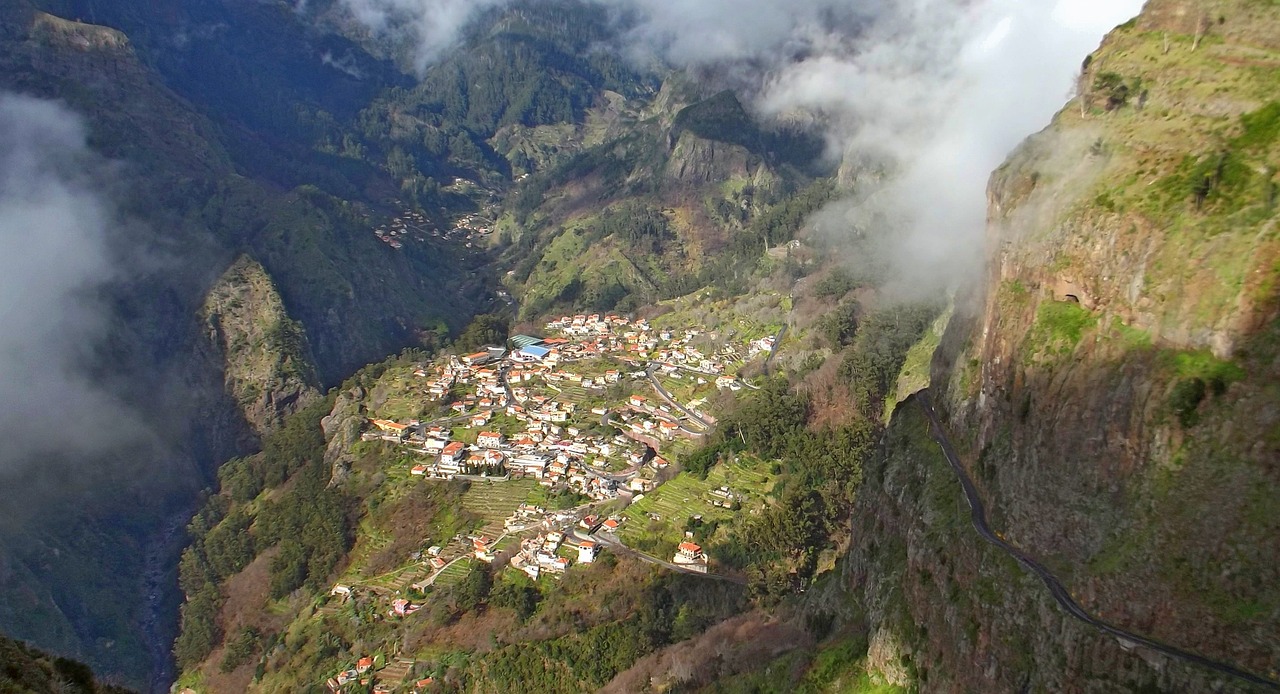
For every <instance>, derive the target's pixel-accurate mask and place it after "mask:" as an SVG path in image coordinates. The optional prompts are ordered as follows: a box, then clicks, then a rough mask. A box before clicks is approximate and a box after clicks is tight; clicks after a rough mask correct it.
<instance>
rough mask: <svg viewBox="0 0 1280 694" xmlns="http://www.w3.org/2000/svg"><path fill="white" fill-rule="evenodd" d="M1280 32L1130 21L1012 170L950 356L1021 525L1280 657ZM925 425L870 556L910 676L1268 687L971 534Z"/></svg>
mask: <svg viewBox="0 0 1280 694" xmlns="http://www.w3.org/2000/svg"><path fill="white" fill-rule="evenodd" d="M1277 37H1280V13H1278V12H1277V11H1276V9H1275V8H1274V6H1272V5H1271V4H1268V3H1258V2H1251V1H1248V0H1236V1H1227V0H1223V1H1220V2H1209V3H1191V2H1183V1H1180V0H1151V2H1150V3H1149V4H1148V6H1147V7H1146V8H1145V9H1144V11H1143V13H1142V15H1141V16H1140V17H1138V18H1137V20H1135V21H1134V22H1131V23H1129V24H1126V25H1124V26H1122V27H1120V28H1118V29H1117V30H1116V31H1115V32H1113V33H1112V34H1111V35H1110V36H1109V37H1108V38H1107V39H1106V41H1105V42H1104V43H1103V45H1102V47H1101V48H1100V49H1099V50H1098V51H1097V52H1096V53H1095V54H1093V55H1092V56H1090V57H1089V59H1088V60H1087V61H1086V62H1085V71H1084V74H1083V77H1082V78H1081V89H1080V92H1081V96H1080V97H1079V98H1078V99H1076V101H1075V102H1073V103H1072V104H1070V105H1068V107H1067V108H1066V109H1064V110H1063V111H1062V112H1061V113H1060V114H1059V115H1058V117H1057V118H1056V119H1055V120H1054V122H1053V124H1052V125H1051V126H1050V127H1049V128H1047V129H1046V130H1045V131H1043V132H1041V133H1039V134H1038V135H1036V136H1034V137H1032V138H1031V139H1030V140H1029V141H1028V142H1027V143H1025V144H1024V145H1023V146H1022V147H1021V148H1019V149H1018V151H1016V152H1015V153H1014V154H1013V155H1012V156H1011V158H1010V159H1009V161H1008V162H1007V163H1006V164H1005V165H1004V166H1003V167H1002V168H1001V169H1000V170H999V171H998V172H997V173H996V174H995V175H994V176H993V178H992V181H991V185H990V203H991V212H990V231H989V234H988V245H989V249H990V256H989V264H988V269H987V272H986V276H985V277H984V278H983V281H982V282H981V283H979V284H978V285H977V286H976V287H975V288H973V290H972V291H971V292H969V293H968V294H967V295H965V296H962V297H961V300H960V301H959V302H958V306H957V313H956V317H955V319H954V320H953V321H952V323H951V325H950V327H949V329H948V331H947V333H946V335H945V336H944V337H943V340H942V345H941V347H940V349H939V350H938V352H937V354H936V355H935V360H934V365H933V374H932V382H933V389H934V391H935V393H936V395H935V399H936V400H942V401H943V402H942V403H941V404H942V405H943V406H944V409H945V410H946V412H947V418H948V419H949V426H950V429H951V432H952V435H953V436H954V437H955V438H956V439H957V441H958V442H961V443H962V447H963V448H964V449H965V450H964V451H963V454H964V455H965V458H966V464H967V465H968V467H969V469H970V470H971V472H972V474H973V475H974V477H975V478H976V480H977V483H978V485H979V486H980V487H981V489H982V491H983V494H984V495H986V497H987V500H988V506H989V508H990V511H991V514H992V524H993V526H994V527H995V528H996V529H997V530H1000V531H1001V532H1002V533H1003V534H1004V536H1005V537H1006V538H1007V539H1008V540H1009V541H1011V542H1013V543H1014V544H1015V545H1018V546H1020V547H1022V548H1024V549H1026V550H1027V551H1029V552H1030V553H1032V554H1033V555H1036V556H1037V557H1039V558H1040V559H1041V560H1042V561H1043V562H1044V563H1045V564H1046V565H1048V566H1049V567H1050V568H1051V569H1052V570H1053V571H1054V572H1055V573H1057V574H1058V575H1059V576H1060V577H1061V578H1062V579H1063V581H1064V583H1066V584H1067V586H1068V587H1069V588H1070V590H1071V592H1072V593H1073V594H1074V595H1075V596H1076V598H1077V599H1078V600H1079V601H1080V603H1081V604H1082V605H1083V606H1084V607H1085V608H1086V609H1089V610H1090V611H1093V612H1094V613H1096V614H1098V615H1100V616H1102V617H1103V618H1105V619H1107V620H1109V621H1111V622H1113V623H1115V624H1117V625H1118V626H1121V627H1123V628H1126V629H1129V630H1132V631H1134V632H1137V633H1142V634H1146V635H1149V636H1151V637H1153V638H1156V639H1158V640H1161V641H1164V642H1166V643H1170V644H1174V645H1176V646H1178V647H1181V648H1185V649H1187V650H1191V651H1195V652H1198V653H1201V654H1204V655H1206V656H1209V657H1212V658H1215V659H1218V660H1223V661H1227V662H1230V663H1234V664H1236V665H1237V666H1240V667H1242V668H1244V669H1247V670H1251V671H1253V672H1256V673H1259V674H1263V675H1266V674H1268V673H1271V675H1270V676H1272V677H1275V674H1274V673H1275V672H1276V671H1277V670H1280V641H1278V640H1277V639H1276V638H1275V635H1276V634H1277V633H1280V593H1277V591H1276V589H1275V587H1276V586H1277V585H1280V568H1278V567H1280V539H1278V538H1280V507H1277V502H1276V499H1277V498H1280V496H1277V493H1280V467H1278V466H1277V460H1280V405H1278V403H1280V390H1277V385H1276V384H1277V383H1280V360H1278V359H1277V357H1280V347H1278V346H1280V323H1278V322H1277V316H1278V315H1280V313H1278V308H1280V300H1278V299H1280V297H1277V289H1276V288H1277V284H1276V281H1277V278H1280V263H1278V262H1277V261H1278V260H1280V238H1278V235H1277V226H1276V217H1277V209H1276V203H1277V196H1276V190H1277V177H1276V171H1277V165H1278V164H1280V104H1278V103H1277V102H1276V101H1275V99H1276V98H1277V91H1276V86H1277V84H1278V83H1277V81H1276V75H1277V74H1280V69H1278V67H1280V39H1278V38H1277ZM922 427H923V425H922V423H921V422H920V421H919V420H918V418H917V415H916V413H915V412H914V411H913V410H912V408H910V407H907V408H904V409H900V411H899V413H898V414H897V415H896V416H895V419H894V423H893V425H892V427H891V431H890V437H889V441H888V450H889V454H888V456H887V459H886V461H884V463H883V466H882V467H881V469H879V470H877V471H875V474H876V475H877V476H878V477H879V482H880V484H878V485H877V484H874V483H873V484H869V485H867V498H866V499H865V500H864V503H863V515H862V516H861V517H860V521H861V522H862V523H864V524H866V526H867V528H866V531H867V532H868V537H867V539H865V540H864V541H863V543H861V545H860V546H859V547H858V548H857V549H855V551H854V552H853V557H852V558H853V561H852V562H851V571H852V572H853V574H854V577H855V578H856V579H857V581H858V583H859V584H860V585H863V586H865V589H866V596H867V603H868V609H869V623H870V624H871V625H872V626H873V633H877V634H880V635H881V636H880V640H879V643H881V644H882V645H883V647H882V648H881V651H882V654H889V655H891V656H892V657H882V658H881V659H880V660H881V661H882V666H883V667H884V669H885V670H886V671H895V668H896V671H897V674H898V675H899V676H900V678H902V679H911V678H914V679H915V680H916V681H918V682H919V683H920V685H921V686H922V688H923V689H927V690H934V691H948V690H956V689H964V690H992V688H993V687H994V688H995V690H1000V691H1014V690H1018V689H1020V688H1024V687H1030V688H1031V689H1032V690H1044V691H1117V690H1123V689H1125V688H1132V689H1141V688H1143V687H1147V688H1152V687H1154V688H1156V689H1159V690H1169V691H1235V690H1236V689H1237V688H1239V687H1244V686H1245V685H1242V684H1240V683H1237V682H1232V681H1228V680H1225V679H1223V678H1221V677H1215V676H1212V675H1210V674H1206V673H1205V672H1204V671H1200V670H1195V669H1191V668H1188V667H1186V666H1184V665H1181V664H1178V663H1176V662H1173V661H1170V660H1169V659H1167V658H1164V657H1161V656H1158V655H1155V654H1152V653H1147V652H1144V651H1142V650H1140V649H1139V650H1137V651H1134V652H1131V653H1130V652H1126V647H1125V645H1124V644H1121V643H1117V642H1116V641H1115V640H1114V639H1111V638H1103V637H1101V636H1099V635H1098V634H1097V633H1096V632H1095V631H1093V630H1092V629H1090V628H1087V627H1084V626H1082V625H1081V624H1079V623H1078V622H1074V621H1072V620H1070V619H1069V618H1067V617H1065V615H1064V614H1063V613H1062V612H1061V611H1060V610H1059V609H1057V608H1056V607H1055V606H1054V605H1053V604H1052V603H1051V602H1050V601H1049V600H1048V594H1047V592H1046V591H1045V590H1044V588H1043V586H1041V585H1040V584H1039V583H1038V582H1037V581H1034V580H1032V579H1030V578H1029V577H1027V576H1026V575H1025V574H1024V573H1023V572H1022V571H1021V570H1020V569H1019V568H1018V567H1017V566H1016V565H1013V564H1012V563H1011V562H1009V561H1007V560H1006V559H1003V558H1002V557H1000V556H998V555H996V554H995V551H994V550H993V549H991V548H990V547H988V546H985V545H982V544H980V541H979V540H977V539H976V538H975V536H973V535H972V531H971V530H970V529H969V528H968V527H967V522H966V519H965V518H964V516H965V515H967V514H966V512H967V508H965V507H963V506H962V504H963V500H962V499H961V497H960V496H959V489H958V487H957V486H956V485H955V484H954V483H953V482H951V481H950V480H948V479H947V477H948V474H947V469H946V467H945V464H944V463H943V461H942V460H941V459H940V458H938V457H937V455H936V453H934V452H933V451H936V447H933V446H931V445H929V444H928V442H927V436H926V435H925V433H924V430H923V428H922ZM858 527H859V526H858V525H855V530H856V529H857V528H858ZM871 528H875V530H874V531H873V530H870V529H871ZM874 643H877V641H876V640H874V639H873V644H874ZM886 644H887V645H886ZM873 650H875V649H873ZM904 662H905V663H907V664H909V665H910V666H911V667H909V668H904V667H903V663H904ZM974 663H976V664H977V667H976V668H975V667H974V666H973V665H972V664H974Z"/></svg>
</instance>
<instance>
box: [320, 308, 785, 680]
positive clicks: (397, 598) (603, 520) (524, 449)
mask: <svg viewBox="0 0 1280 694" xmlns="http://www.w3.org/2000/svg"><path fill="white" fill-rule="evenodd" d="M545 328H546V331H547V333H548V334H549V335H550V336H549V337H546V338H541V337H535V336H530V335H517V336H515V337H512V338H511V339H510V340H509V341H508V343H509V344H508V346H502V347H499V346H491V347H488V348H485V349H482V350H479V351H476V352H474V353H470V354H463V355H448V356H445V357H442V358H441V359H439V360H438V361H437V362H435V363H433V364H419V365H416V366H415V367H413V369H412V372H411V373H412V376H411V378H412V383H413V389H414V392H416V393H418V394H419V396H420V397H421V398H422V399H423V400H424V401H425V404H426V405H428V406H429V407H428V409H429V410H430V411H436V412H439V413H440V416H438V417H437V418H435V419H432V420H426V419H424V418H421V417H420V418H411V419H407V420H402V421H397V420H393V419H389V418H387V419H384V418H378V417H370V418H369V419H368V424H367V428H366V430H365V431H364V432H363V433H362V435H361V438H362V440H363V441H365V442H371V443H375V442H376V443H379V444H390V445H392V446H394V447H395V449H396V450H397V451H399V452H401V453H403V454H407V457H408V459H409V460H411V461H412V464H411V466H410V469H409V472H408V479H415V478H428V479H438V480H454V479H458V480H466V481H469V482H471V483H472V485H473V488H476V489H500V488H502V486H501V485H512V487H513V488H518V489H542V490H543V491H542V493H541V497H542V498H558V499H570V500H572V505H571V506H569V507H567V508H558V509H552V508H548V507H547V506H546V505H540V504H535V503H529V502H528V501H527V500H526V501H523V502H520V503H519V504H518V505H517V506H515V508H514V509H513V510H511V511H510V514H509V515H508V516H506V517H505V518H504V519H503V520H502V522H501V527H500V528H499V527H497V526H496V525H491V526H489V527H486V528H482V529H480V530H478V531H475V532H471V533H462V534H459V535H456V536H454V537H452V538H450V539H448V540H445V541H441V542H438V543H436V544H432V545H431V546H429V547H426V548H425V549H424V550H423V551H421V552H418V553H415V556H414V557H412V559H413V560H414V562H415V564H416V565H417V566H420V567H421V568H420V569H414V570H412V571H409V572H407V573H402V574H397V576H398V577H399V578H398V582H396V583H394V584H390V585H382V586H378V585H374V584H370V585H366V586H363V587H362V586H359V585H357V584H355V583H339V584H338V585H336V586H334V588H333V590H332V591H331V600H335V601H337V602H338V603H341V602H343V601H345V600H348V599H349V598H350V597H351V595H352V594H353V592H354V591H358V590H361V589H362V588H363V589H364V590H372V592H373V593H375V594H377V595H379V596H381V598H382V599H383V600H385V601H387V603H386V605H385V606H384V611H385V612H386V618H387V619H400V618H403V617H406V616H408V615H411V614H413V613H415V612H416V611H418V610H419V609H421V607H422V605H421V604H415V603H414V602H413V601H411V600H410V598H409V596H411V595H416V596H418V599H419V600H421V598H422V596H423V595H426V594H427V593H428V592H429V591H430V590H431V589H432V587H433V586H436V587H438V586H440V585H444V584H446V583H448V582H449V580H450V579H451V578H452V579H454V580H456V579H457V578H458V577H459V576H461V575H465V574H464V573H463V572H462V571H461V569H463V568H465V567H467V566H470V565H473V564H474V563H475V562H483V563H487V564H491V565H493V566H495V567H501V568H502V570H509V571H517V572H520V573H522V574H524V575H525V576H527V577H528V578H529V579H531V580H534V581H538V580H544V579H551V580H554V579H557V578H559V577H561V576H563V575H564V574H565V573H566V571H568V570H569V568H570V567H571V566H573V565H575V564H590V563H592V562H594V561H595V560H596V558H597V556H598V555H599V553H600V552H601V551H602V550H606V549H610V550H613V551H619V552H625V553H628V554H631V555H633V556H638V557H640V558H641V559H643V560H646V561H651V562H652V563H655V564H660V565H663V566H666V567H667V568H669V569H671V570H676V571H682V572H686V573H695V574H707V573H708V572H709V568H708V560H707V556H706V554H705V553H704V551H703V549H702V547H700V546H699V545H698V544H696V543H695V542H694V541H693V534H692V533H690V532H686V533H684V535H685V537H684V538H683V539H682V541H681V542H680V543H679V544H678V545H676V546H675V550H674V552H673V553H672V554H669V555H664V556H661V557H655V556H648V555H645V554H644V553H640V552H636V551H635V550H633V549H631V548H629V547H627V546H626V545H625V544H624V543H623V542H622V541H621V539H620V538H619V534H620V530H622V529H623V527H624V524H626V523H628V521H629V520H630V518H629V517H628V515H627V514H625V513H623V512H622V509H625V508H626V507H627V506H628V505H630V504H633V503H635V502H639V501H641V500H643V499H644V498H645V496H646V495H647V494H652V493H653V492H654V491H655V490H656V489H657V488H659V487H660V486H661V485H662V484H664V482H666V481H668V480H669V479H670V478H671V475H672V474H673V469H672V466H671V463H670V460H675V459H678V455H679V454H680V453H681V452H685V451H691V450H693V449H695V448H696V447H697V445H698V444H699V442H700V440H701V439H702V438H703V437H704V436H705V435H706V434H707V433H708V432H709V430H710V428H711V427H712V426H713V425H714V424H715V421H716V420H715V418H714V416H713V415H712V414H711V413H710V412H709V411H708V409H709V408H708V406H707V405H708V401H709V399H710V398H711V397H714V396H715V394H716V393H717V392H727V393H735V392H738V391H740V390H742V389H743V388H754V387H755V386H753V385H752V384H750V383H748V382H746V381H744V380H742V379H740V378H739V377H738V376H737V375H736V374H735V373H734V372H735V370H737V369H739V368H741V367H742V366H743V365H744V364H745V363H747V362H748V361H750V360H752V359H755V358H757V357H759V356H761V355H763V354H768V353H771V352H772V350H773V348H774V341H775V339H776V335H767V336H763V337H756V338H753V339H744V340H740V341H739V342H736V343H735V342H732V341H729V340H724V339H718V338H717V337H716V336H712V335H707V334H705V330H704V329H702V328H698V327H685V328H673V327H654V326H651V325H650V323H649V322H648V321H646V320H643V319H638V320H632V319H629V318H626V317H622V316H617V315H598V314H596V315H575V316H564V317H560V318H557V319H554V320H552V321H550V322H548V323H546V324H545ZM672 390H676V391H678V393H677V392H672ZM673 455H674V456H677V457H676V458H673V457H672V456H673ZM401 459H403V458H401ZM475 485H480V487H475ZM494 485H498V486H494ZM520 485H524V486H523V487H521V486H520ZM528 485H533V486H528ZM737 499H738V495H737V494H736V493H735V491H734V490H733V489H731V488H730V487H729V486H721V487H718V488H714V489H711V490H709V491H708V492H707V493H706V494H705V495H704V496H703V498H702V500H701V503H704V504H705V505H706V507H707V508H709V509H726V510H728V509H731V508H733V509H736V508H737V503H736V502H737ZM507 508H508V509H510V508H511V507H507ZM598 508H604V509H607V511H604V512H600V511H597V509H598ZM647 515H648V517H649V518H650V519H655V517H656V514H652V513H649V514H647ZM633 522H634V521H633ZM405 577H407V578H405ZM414 579H416V580H414ZM361 662H364V661H361ZM375 670H377V668H375ZM377 679H381V681H387V679H386V678H385V677H381V678H377ZM361 680H363V681H365V682H368V681H369V680H370V678H369V677H367V676H365V673H363V672H360V671H359V668H356V669H355V670H351V671H350V672H344V673H342V674H341V675H340V676H338V677H335V678H333V679H331V680H330V681H329V682H328V684H329V687H330V689H332V690H334V691H337V690H339V689H341V688H342V687H343V686H344V685H346V684H347V683H348V682H356V681H361ZM375 691H376V690H375ZM388 691H389V690H388Z"/></svg>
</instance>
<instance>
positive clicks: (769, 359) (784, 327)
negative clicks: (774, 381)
mask: <svg viewBox="0 0 1280 694" xmlns="http://www.w3.org/2000/svg"><path fill="white" fill-rule="evenodd" d="M786 334H787V325H786V323H783V324H782V327H781V328H778V332H777V334H775V335H774V336H773V346H772V347H770V348H769V354H768V355H767V356H766V357H765V358H764V375H765V378H768V377H769V365H770V364H772V363H773V356H774V355H775V354H777V353H778V345H780V344H782V337H783V336H784V335H786Z"/></svg>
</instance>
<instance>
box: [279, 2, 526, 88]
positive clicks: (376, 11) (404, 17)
mask: <svg viewBox="0 0 1280 694" xmlns="http://www.w3.org/2000/svg"><path fill="white" fill-rule="evenodd" d="M507 1H508V0H342V5H343V6H344V7H345V8H346V9H347V10H348V11H349V12H350V13H351V15H352V17H354V18H355V19H356V20H357V21H359V22H360V23H361V24H363V25H365V26H366V27H367V28H368V29H369V30H370V31H371V32H373V34H374V35H375V36H379V37H381V38H383V39H387V40H392V41H397V42H408V44H409V45H410V46H411V47H412V53H413V63H414V66H415V67H416V68H417V69H418V72H422V71H423V70H424V69H425V68H426V67H427V66H428V65H430V64H431V63H433V62H435V61H436V60H438V59H439V57H440V55H441V54H442V53H444V51H446V50H447V49H449V48H451V47H453V46H454V45H456V44H457V43H458V41H459V39H460V38H461V34H462V30H463V29H465V28H466V26H467V23H468V22H470V21H471V20H472V19H473V18H475V16H476V15H478V14H479V13H480V12H482V11H484V10H487V9H489V8H491V7H496V6H498V5H502V4H505V3H506V2H507ZM300 7H302V6H300Z"/></svg>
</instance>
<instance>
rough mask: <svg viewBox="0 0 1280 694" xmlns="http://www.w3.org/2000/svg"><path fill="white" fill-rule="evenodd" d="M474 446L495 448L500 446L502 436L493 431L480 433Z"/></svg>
mask: <svg viewBox="0 0 1280 694" xmlns="http://www.w3.org/2000/svg"><path fill="white" fill-rule="evenodd" d="M476 445H478V446H480V447H482V448H497V447H499V446H501V445H502V434H500V433H498V432H495V431H482V432H480V436H479V437H477V438H476Z"/></svg>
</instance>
